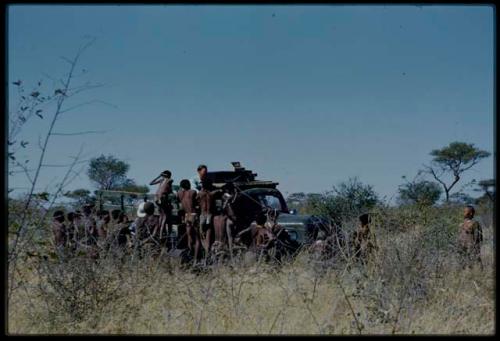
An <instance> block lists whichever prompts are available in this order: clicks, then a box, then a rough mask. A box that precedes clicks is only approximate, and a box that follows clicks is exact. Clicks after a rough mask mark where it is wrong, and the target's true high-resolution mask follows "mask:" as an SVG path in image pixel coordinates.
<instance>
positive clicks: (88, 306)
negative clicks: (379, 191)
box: [8, 208, 495, 334]
mask: <svg viewBox="0 0 500 341" xmlns="http://www.w3.org/2000/svg"><path fill="white" fill-rule="evenodd" d="M484 214H488V212H486V213H485V212H483V216H481V217H482V218H481V217H479V218H480V219H485V220H484V221H487V220H488V218H484ZM489 214H491V212H490V213H489ZM460 221H461V219H460V211H457V210H455V209H453V208H440V209H438V208H430V209H427V210H423V211H422V210H420V211H417V210H415V209H414V208H406V209H388V208H385V209H379V211H376V212H375V213H374V219H373V223H372V226H373V229H374V231H375V233H376V236H377V244H378V249H377V251H376V252H375V253H374V254H372V256H371V257H370V259H369V260H368V261H367V262H366V264H360V263H357V262H354V261H352V260H351V259H341V258H339V257H338V258H335V259H330V260H326V261H318V260H316V258H315V257H313V256H312V255H311V254H310V253H309V252H308V251H307V250H304V251H302V252H301V253H300V254H299V255H298V256H297V257H296V258H294V259H293V260H292V261H290V262H287V263H284V264H282V265H279V266H278V265H273V264H255V263H251V264H248V263H238V264H237V265H233V266H232V265H229V264H228V265H220V266H217V267H214V268H212V269H209V270H207V271H203V272H194V271H192V270H190V269H188V268H184V267H183V266H182V265H181V264H179V263H178V262H177V261H175V259H172V258H169V257H168V256H165V257H162V258H160V259H153V258H149V257H147V256H146V257H145V258H143V259H137V258H131V257H127V258H123V259H120V258H117V257H111V256H110V257H105V258H103V259H100V260H99V261H97V262H96V261H92V260H89V259H85V258H77V259H71V260H67V261H65V262H62V261H60V260H57V259H50V258H49V259H48V260H44V259H43V258H42V259H38V258H27V259H26V260H25V261H24V264H23V267H22V269H23V274H22V275H23V276H22V277H20V278H21V279H22V280H23V285H22V288H23V290H18V291H16V296H15V297H14V298H13V301H12V304H11V306H9V316H8V326H9V332H10V333H13V334H17V333H21V334H32V333H35V334H40V333H42V334H43V333H50V334H58V333H92V334H110V333H111V334H470V333H472V334H492V333H493V332H494V330H495V324H494V320H495V317H494V314H495V313H494V282H495V269H494V253H495V250H494V246H493V226H492V225H491V220H490V225H486V226H483V228H484V244H483V247H482V258H483V264H484V270H483V271H481V270H480V269H479V268H478V267H473V268H465V269H463V268H462V266H461V265H460V264H459V263H458V261H457V255H456V252H455V244H454V240H455V238H456V234H457V230H458V224H459V223H460ZM349 224H350V223H349V222H345V224H344V225H345V229H346V230H352V229H353V228H354V226H352V225H351V226H350V225H349ZM351 224H352V223H351Z"/></svg>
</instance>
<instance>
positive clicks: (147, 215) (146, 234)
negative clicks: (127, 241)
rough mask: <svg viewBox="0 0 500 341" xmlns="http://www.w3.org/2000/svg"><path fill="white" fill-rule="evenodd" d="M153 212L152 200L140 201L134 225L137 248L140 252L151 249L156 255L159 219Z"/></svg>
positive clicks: (158, 248)
mask: <svg viewBox="0 0 500 341" xmlns="http://www.w3.org/2000/svg"><path fill="white" fill-rule="evenodd" d="M154 212H155V206H154V204H153V203H152V202H150V201H148V202H145V203H141V204H140V205H139V209H138V210H137V219H136V220H135V222H134V225H135V241H136V247H137V248H138V250H139V251H141V252H142V251H144V250H145V249H146V251H152V252H153V254H154V255H156V254H157V253H159V251H160V245H159V240H158V235H159V233H158V231H159V228H160V221H159V219H158V216H157V215H155V214H154Z"/></svg>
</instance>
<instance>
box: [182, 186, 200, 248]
mask: <svg viewBox="0 0 500 341" xmlns="http://www.w3.org/2000/svg"><path fill="white" fill-rule="evenodd" d="M180 187H181V190H180V191H179V192H177V198H178V199H179V201H180V203H181V207H182V210H183V212H184V223H185V224H186V234H187V240H188V249H189V251H190V252H193V249H194V243H195V240H196V239H199V236H198V234H197V233H196V231H195V228H194V226H195V224H196V216H197V214H196V208H197V206H198V202H197V194H196V191H195V190H193V189H191V182H189V180H187V179H184V180H182V181H181V183H180Z"/></svg>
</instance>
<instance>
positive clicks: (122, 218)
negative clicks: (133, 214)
mask: <svg viewBox="0 0 500 341" xmlns="http://www.w3.org/2000/svg"><path fill="white" fill-rule="evenodd" d="M118 221H119V222H120V223H124V222H127V221H128V217H127V215H126V214H125V212H123V211H120V213H119V215H118Z"/></svg>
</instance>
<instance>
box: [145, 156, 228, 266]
mask: <svg viewBox="0 0 500 341" xmlns="http://www.w3.org/2000/svg"><path fill="white" fill-rule="evenodd" d="M197 172H198V175H197V177H195V178H193V179H183V180H181V181H180V183H179V187H180V188H179V190H178V191H177V193H174V191H173V187H172V184H173V179H172V173H171V172H170V171H168V170H165V171H163V172H162V173H161V174H160V175H159V176H158V177H157V178H156V179H154V180H153V181H152V182H151V183H150V185H158V190H157V191H156V195H155V203H156V204H157V206H158V209H159V213H160V214H159V217H157V218H154V215H153V213H152V212H154V206H153V204H152V203H148V202H146V203H144V209H145V210H146V208H147V209H148V210H149V211H148V212H145V213H146V216H147V217H144V218H143V219H142V220H138V221H137V224H136V228H137V229H138V230H143V231H153V235H155V236H156V237H157V240H159V241H160V245H163V240H162V236H166V235H170V233H171V232H172V208H173V203H174V202H177V203H179V206H180V210H179V213H178V215H179V216H180V217H181V225H182V226H184V227H185V236H180V237H181V238H182V237H185V238H186V239H187V249H188V251H189V253H190V255H191V257H192V258H193V259H194V262H195V263H196V262H198V261H199V260H201V259H202V258H203V259H206V258H207V256H208V255H209V254H210V253H211V252H212V251H213V250H215V249H217V247H219V246H220V245H221V244H225V242H226V241H227V233H226V232H227V230H226V225H227V217H226V215H225V214H224V212H223V207H222V205H216V201H217V200H219V202H220V203H222V201H223V199H224V198H227V195H228V192H227V190H222V189H216V188H214V186H213V183H212V182H211V181H210V180H209V179H208V177H207V172H208V168H207V166H206V165H199V166H198V168H197ZM225 195H226V196H225ZM139 219H141V218H139ZM146 221H148V222H151V225H150V226H148V227H146V228H144V227H143V224H144V223H143V222H146ZM154 231H157V232H154Z"/></svg>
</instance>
